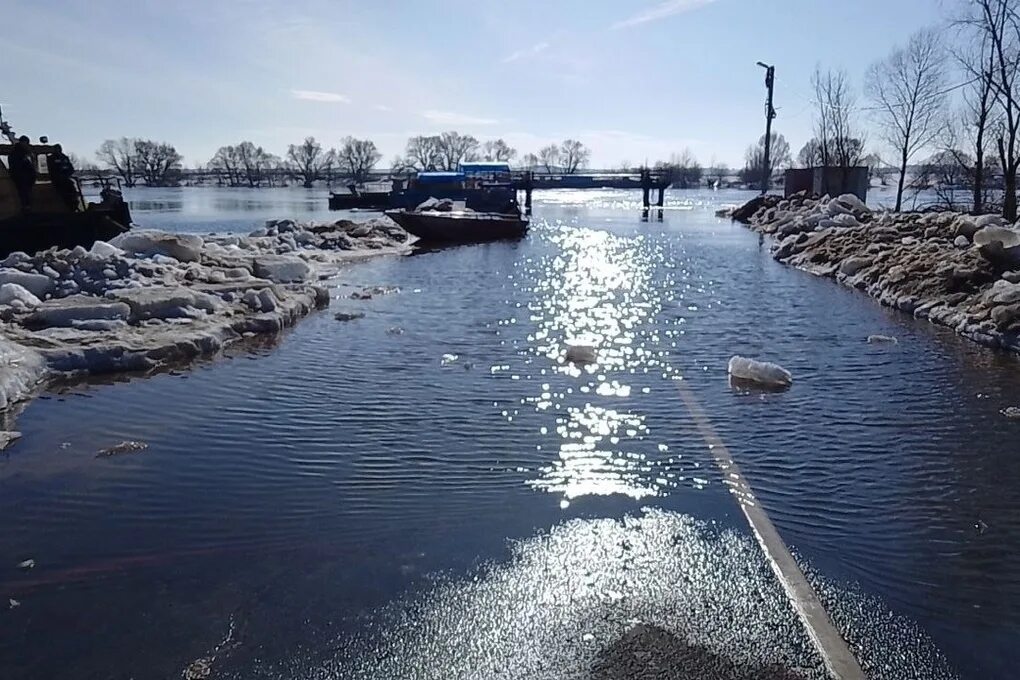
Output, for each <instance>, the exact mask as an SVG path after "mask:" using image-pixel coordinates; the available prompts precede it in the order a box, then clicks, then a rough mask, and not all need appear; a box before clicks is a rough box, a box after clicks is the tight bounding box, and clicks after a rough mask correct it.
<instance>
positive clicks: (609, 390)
mask: <svg viewBox="0 0 1020 680" xmlns="http://www.w3.org/2000/svg"><path fill="white" fill-rule="evenodd" d="M130 198H132V200H133V201H134V210H135V213H136V221H138V222H140V223H142V224H145V225H147V226H159V227H165V228H178V229H185V228H186V229H188V230H191V231H198V232H203V231H218V230H230V229H236V230H248V229H250V228H252V227H253V226H255V225H256V224H257V223H258V222H259V221H261V220H262V219H264V218H266V217H277V216H281V217H282V216H286V215H294V216H298V217H302V218H312V217H314V218H322V219H326V218H328V217H329V214H328V213H326V212H325V211H324V210H323V209H322V205H323V203H324V196H322V195H321V192H319V193H317V194H316V193H311V194H309V193H306V192H303V191H298V190H276V191H265V192H240V193H236V192H232V191H221V190H204V189H202V190H195V189H185V190H176V191H152V192H147V191H138V192H135V193H134V194H133V195H131V196H130ZM742 198H743V195H742V194H739V193H723V192H720V193H704V194H696V193H690V194H686V193H685V194H677V195H674V196H671V197H670V199H669V201H668V203H669V205H668V207H667V209H666V210H665V211H664V213H663V215H662V220H661V221H659V220H658V217H657V215H655V214H654V213H653V214H652V215H651V219H650V220H649V221H647V222H645V221H642V220H641V219H640V217H641V215H640V210H639V209H638V202H637V201H638V199H639V197H638V196H637V195H636V194H629V193H626V192H587V193H586V192H573V193H571V192H563V193H558V192H551V193H548V194H545V195H540V196H539V200H538V202H537V203H536V210H535V221H534V228H533V232H532V234H531V235H530V236H529V237H528V238H527V239H526V240H524V241H522V242H520V243H497V244H490V245H481V246H473V247H464V248H453V249H448V250H442V251H437V252H423V253H419V254H416V255H414V256H411V257H405V258H386V259H379V260H375V261H371V262H368V263H364V264H361V265H358V266H357V267H353V268H351V269H349V270H347V271H346V272H345V273H344V274H343V275H342V276H341V277H340V278H339V279H337V280H335V281H333V282H332V285H334V286H335V287H334V291H333V292H334V297H335V299H334V301H333V303H332V306H331V312H329V313H326V312H323V313H318V314H315V315H313V316H312V317H310V318H308V319H306V320H305V321H303V322H302V323H301V324H299V325H298V326H297V327H296V328H294V329H292V330H290V331H288V332H287V333H285V334H284V335H283V336H282V337H280V338H278V339H274V340H260V341H257V342H255V343H253V344H250V345H248V346H244V347H236V348H233V349H232V350H231V351H230V352H229V353H228V355H227V356H224V357H218V358H216V359H214V360H210V361H206V362H203V363H201V364H199V365H197V366H193V367H190V368H187V369H182V370H175V371H170V372H163V373H160V374H158V375H154V376H149V377H139V376H134V377H122V378H118V379H116V380H109V381H105V382H103V383H99V382H96V383H95V384H88V385H81V384H79V385H73V386H69V387H67V388H64V389H59V390H54V391H52V392H50V393H48V394H46V395H45V396H44V397H43V398H41V399H39V400H37V401H35V402H33V403H31V404H30V405H29V406H28V407H27V408H26V409H25V411H24V412H23V413H22V414H21V415H20V416H19V417H18V419H17V429H19V430H21V431H22V432H23V433H24V437H23V438H22V439H21V440H20V441H18V442H17V443H15V444H14V445H12V446H11V447H10V448H9V449H8V450H7V452H6V453H5V454H4V455H3V457H2V458H0V517H2V518H3V522H2V524H0V597H2V598H3V600H2V601H3V602H7V601H8V598H13V599H14V600H16V601H17V602H18V603H19V606H17V607H14V608H6V607H3V608H0V677H3V678H42V677H53V678H58V677H59V678H63V677H67V678H150V677H151V678H171V677H186V675H185V674H186V673H188V672H190V673H191V674H192V675H191V677H213V678H215V677H237V678H263V677H266V678H270V677H271V678H348V677H351V678H404V677H407V678H474V677H508V678H538V677H541V678H561V677H562V678H574V677H577V678H586V677H610V675H611V674H610V675H605V674H603V675H598V672H597V668H598V667H599V664H600V663H602V662H601V661H600V659H604V650H605V649H606V648H607V647H611V646H613V645H614V644H616V643H617V642H618V641H619V640H620V639H621V638H622V637H623V636H624V635H625V634H626V631H627V630H631V629H634V627H635V626H645V625H647V626H653V627H654V628H655V629H656V630H661V631H666V632H667V633H668V634H669V635H672V636H675V638H676V639H678V640H683V641H684V642H685V643H687V644H691V645H696V646H698V647H701V648H704V649H707V650H710V651H711V652H712V653H715V654H720V655H723V656H726V657H727V658H730V659H733V660H734V663H736V664H738V665H741V667H746V668H749V669H758V670H757V671H754V670H751V671H748V675H747V677H764V675H763V674H764V673H765V672H764V671H762V670H761V669H764V668H780V667H781V668H784V669H792V672H794V673H795V674H796V675H794V676H792V677H821V674H822V671H821V665H820V661H819V659H818V657H817V655H816V654H815V653H814V652H813V650H812V647H811V645H810V643H809V642H808V641H807V639H806V636H805V635H804V633H803V632H802V629H801V627H800V625H799V622H798V621H797V619H796V616H795V615H794V613H793V611H792V610H791V608H790V606H789V605H788V604H787V603H786V600H785V597H784V595H783V592H782V589H781V588H779V587H778V585H777V584H776V583H775V580H774V578H773V577H772V573H771V571H770V570H769V568H768V566H767V564H766V563H765V561H764V558H763V556H762V554H761V551H760V550H759V548H758V546H757V544H756V543H755V542H754V540H753V538H752V536H751V534H750V531H749V529H748V528H747V526H746V523H745V521H744V519H743V516H742V515H741V513H740V511H739V508H738V506H737V504H736V502H735V500H734V497H733V496H732V495H731V494H730V493H729V486H728V485H727V483H726V482H727V479H726V478H725V477H724V475H723V474H722V473H720V472H719V470H718V469H717V467H716V465H715V462H714V458H713V455H712V451H710V450H709V448H708V446H707V445H706V441H705V439H704V438H703V437H702V435H701V434H699V431H698V429H697V427H696V426H695V423H694V422H693V420H692V418H691V415H690V413H689V412H688V411H687V408H686V406H685V403H684V401H683V400H682V399H681V398H680V395H679V392H678V390H677V384H678V383H680V382H682V383H683V384H684V385H685V386H686V388H687V389H689V390H691V392H692V393H693V394H694V395H695V396H696V398H697V399H698V401H699V402H700V404H701V405H702V407H703V408H704V410H705V411H706V412H707V414H708V416H709V418H710V419H711V421H712V424H713V425H714V426H715V428H716V429H717V430H718V432H719V434H720V436H721V437H722V439H723V440H724V441H725V442H726V445H727V447H728V448H729V449H730V452H731V453H732V455H733V457H734V459H735V460H736V461H737V462H738V463H739V465H740V466H741V467H742V469H743V472H744V475H745V476H746V477H747V479H748V481H749V482H750V483H751V485H752V486H753V487H754V489H755V491H756V493H757V495H758V498H759V500H760V501H761V503H762V504H763V506H764V508H765V509H766V510H767V512H768V513H769V515H770V516H771V518H772V520H773V521H774V522H775V524H776V526H777V527H778V529H779V531H780V533H781V535H782V537H783V539H784V540H785V541H786V542H787V544H788V545H789V546H790V547H791V549H793V551H794V552H795V553H796V555H797V556H798V558H799V559H800V560H801V562H802V564H803V566H804V569H805V571H807V572H808V573H809V576H810V578H811V579H812V581H813V583H814V584H815V586H816V588H817V589H818V591H819V592H820V594H821V597H822V599H823V600H824V601H825V602H826V603H827V605H828V606H829V607H830V612H831V615H832V618H833V620H834V621H835V623H836V625H837V627H838V628H839V629H840V630H841V631H842V632H843V634H844V636H845V637H847V638H848V640H849V641H850V643H851V646H852V648H853V649H854V650H855V652H856V653H857V654H858V656H859V657H860V658H861V660H862V663H863V664H864V665H865V666H866V668H867V669H868V670H869V673H870V674H871V675H872V676H874V677H885V678H914V677H917V678H949V677H961V678H1010V677H1015V668H1016V666H1017V665H1018V663H1020V644H1018V643H1020V567H1018V566H1017V565H1020V513H1018V510H1020V486H1018V485H1017V484H1016V481H1015V480H1017V479H1020V443H1018V434H1020V425H1018V424H1015V423H1013V422H1010V421H1007V420H1006V419H1005V418H1004V417H1003V416H1002V415H1000V413H999V411H1000V409H1002V408H1004V407H1006V406H1012V405H1020V363H1018V361H1017V360H1015V359H1014V358H1012V357H1009V356H1004V355H998V354H994V353H992V352H990V351H988V350H985V349H981V348H978V347H975V346H972V345H970V344H968V343H966V342H965V341H962V340H959V339H957V338H956V337H954V336H953V335H952V334H950V333H946V332H943V331H940V330H937V329H935V328H934V327H931V326H929V325H927V324H923V323H919V322H914V321H913V320H911V319H909V318H907V317H904V316H903V315H901V314H898V313H894V312H891V311H888V310H885V309H882V308H881V307H879V306H878V305H877V303H875V302H873V301H871V300H869V299H867V298H866V297H864V296H863V295H861V294H858V293H855V292H852V291H848V290H845V289H842V288H840V287H839V286H837V285H835V284H833V283H831V282H829V281H825V280H819V279H815V278H813V277H811V276H809V275H807V274H803V273H800V272H797V271H794V270H790V269H786V268H783V267H782V266H780V265H778V264H776V263H774V262H773V261H772V260H771V259H770V258H769V257H768V253H767V244H765V245H763V244H762V243H761V242H760V241H759V239H758V237H757V236H755V235H753V234H751V233H749V232H747V231H745V230H743V229H742V228H740V227H737V226H733V225H731V224H729V223H728V222H723V221H719V220H717V219H716V218H715V217H714V216H713V215H714V212H715V210H716V208H717V207H718V205H719V204H721V203H727V202H737V201H739V200H741V199H742ZM334 216H335V215H334ZM361 285H388V286H398V287H399V289H400V290H399V292H398V293H394V294H391V295H386V296H381V297H376V298H374V299H372V300H367V301H356V300H351V299H347V298H346V297H345V295H346V294H347V293H349V292H350V291H351V290H353V287H354V286H361ZM341 309H343V310H358V311H364V312H365V313H366V316H365V318H363V319H360V320H356V321H353V322H348V323H342V322H338V321H335V320H334V319H333V313H332V312H335V311H339V310H341ZM873 333H881V334H885V335H892V336H895V337H897V338H898V339H899V343H898V344H896V345H869V344H867V343H866V342H865V338H866V337H867V336H868V335H870V334H873ZM568 341H580V342H587V343H592V344H595V345H598V346H599V347H600V354H599V362H598V364H597V365H596V366H593V367H590V368H587V369H584V370H577V369H574V368H572V367H571V366H570V365H569V364H566V363H564V362H563V360H562V359H563V354H564V351H565V347H566V344H567V342H568ZM737 353H740V354H746V355H750V356H760V357H764V358H768V359H772V360H775V361H778V362H780V363H782V364H783V365H784V366H786V367H787V368H788V369H789V370H791V371H792V372H793V374H794V376H795V383H794V385H793V387H792V389H790V390H789V391H787V392H784V393H778V394H756V393H755V394H748V393H743V392H740V391H734V390H732V389H731V388H730V386H729V385H728V382H727V377H726V362H727V360H728V359H729V357H730V356H731V355H733V354H737ZM122 440H142V441H145V442H147V443H148V445H149V447H148V449H146V450H145V451H143V452H139V453H136V454H130V455H124V456H119V457H113V458H96V455H95V454H96V451H97V450H98V449H100V448H103V447H105V446H110V445H112V444H116V443H117V442H120V441H122ZM29 558H31V559H34V560H35V562H36V566H35V568H34V569H31V570H29V571H22V570H19V569H18V568H17V566H16V565H17V564H18V563H19V562H20V561H22V560H25V559H29ZM664 634H666V633H664ZM189 665H190V666H189ZM189 669H190V670H189ZM593 669H595V670H593ZM206 671H208V673H206ZM203 673H206V674H205V675H202V674H203ZM593 673H594V675H593Z"/></svg>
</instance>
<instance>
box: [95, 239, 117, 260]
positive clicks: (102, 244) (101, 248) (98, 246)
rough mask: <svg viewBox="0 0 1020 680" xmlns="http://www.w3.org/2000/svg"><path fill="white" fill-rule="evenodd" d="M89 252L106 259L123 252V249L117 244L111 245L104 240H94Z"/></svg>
mask: <svg viewBox="0 0 1020 680" xmlns="http://www.w3.org/2000/svg"><path fill="white" fill-rule="evenodd" d="M89 252H90V253H92V254H93V255H95V256H97V257H101V258H103V259H108V258H111V257H115V256H117V255H123V254H124V251H123V250H121V249H120V248H118V247H117V246H111V245H110V244H109V243H107V242H106V241H96V242H95V243H93V244H92V248H90V249H89Z"/></svg>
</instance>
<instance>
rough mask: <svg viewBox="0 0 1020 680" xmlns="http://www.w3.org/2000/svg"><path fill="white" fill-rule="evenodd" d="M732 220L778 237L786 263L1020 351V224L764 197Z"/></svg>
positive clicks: (847, 199) (776, 252) (852, 202)
mask: <svg viewBox="0 0 1020 680" xmlns="http://www.w3.org/2000/svg"><path fill="white" fill-rule="evenodd" d="M732 215H733V216H734V218H737V217H739V218H741V221H744V222H746V223H747V224H748V226H750V228H751V229H753V230H755V231H759V232H762V233H765V234H770V235H772V236H773V237H774V239H775V240H774V242H773V244H772V255H773V257H774V258H775V259H777V260H779V261H780V262H783V263H786V264H789V265H792V266H794V267H797V268H799V269H803V270H805V271H809V272H811V273H813V274H816V275H818V276H827V277H831V278H834V279H836V280H837V281H839V282H840V283H843V284H844V285H846V286H850V287H853V288H857V289H859V290H862V291H864V292H866V293H867V294H868V295H870V296H872V297H874V298H876V299H878V300H879V301H880V302H882V303H883V304H885V305H888V306H890V307H895V308H897V309H900V310H902V311H904V312H907V313H909V314H913V315H914V316H916V317H918V318H924V319H928V320H930V321H931V322H932V323H937V324H940V325H944V326H948V327H950V328H953V329H954V330H956V332H958V333H960V334H961V335H964V336H965V337H968V338H970V339H972V340H974V341H976V342H979V343H982V344H984V345H988V346H991V347H1000V348H1004V349H1010V350H1013V351H1020V224H1017V225H1010V224H1008V223H1007V222H1006V221H1005V220H1003V219H1002V218H1001V217H999V216H998V215H982V216H980V217H972V216H970V215H964V214H961V213H954V212H932V213H894V212H889V211H872V210H871V209H869V208H868V207H867V206H866V205H864V204H863V203H862V202H861V201H860V200H859V199H857V198H856V197H855V196H852V195H850V194H846V195H843V196H838V197H836V198H832V197H829V196H822V197H818V196H808V195H806V194H803V193H801V194H796V195H794V196H791V197H789V198H782V197H780V196H766V197H757V198H755V199H754V200H753V201H752V202H750V203H748V204H747V205H746V206H743V207H741V208H738V209H737V210H735V211H733V213H732Z"/></svg>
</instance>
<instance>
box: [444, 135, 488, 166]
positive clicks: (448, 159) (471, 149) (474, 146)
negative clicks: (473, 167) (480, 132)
mask: <svg viewBox="0 0 1020 680" xmlns="http://www.w3.org/2000/svg"><path fill="white" fill-rule="evenodd" d="M477 151H478V140H477V139H475V138H474V137H472V136H471V135H462V134H460V133H459V132H453V131H450V132H444V133H443V134H441V135H439V149H438V156H439V165H440V167H442V168H443V169H444V170H451V171H452V170H456V169H457V166H459V165H460V164H461V161H470V160H474V158H475V153H476V152H477Z"/></svg>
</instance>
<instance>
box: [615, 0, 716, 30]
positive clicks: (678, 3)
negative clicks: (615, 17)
mask: <svg viewBox="0 0 1020 680" xmlns="http://www.w3.org/2000/svg"><path fill="white" fill-rule="evenodd" d="M715 1H716V0H666V1H665V2H660V3H659V4H658V5H655V6H654V7H649V8H648V9H646V10H644V11H642V12H638V13H637V14H635V15H634V16H632V17H629V18H627V19H624V20H623V21H617V22H616V23H615V24H613V26H612V28H613V30H614V31H615V30H619V29H621V28H630V27H632V26H639V25H641V24H647V23H648V22H650V21H658V20H660V19H665V18H666V17H671V16H673V15H675V14H683V13H684V12H690V11H693V10H696V9H698V8H700V7H704V6H705V5H711V4H712V3H713V2H715Z"/></svg>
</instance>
